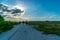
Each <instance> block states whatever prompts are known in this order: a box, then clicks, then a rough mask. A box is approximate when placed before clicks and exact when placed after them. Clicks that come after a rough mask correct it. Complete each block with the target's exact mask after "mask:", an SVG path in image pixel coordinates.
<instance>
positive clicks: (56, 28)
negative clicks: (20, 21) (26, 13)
mask: <svg viewBox="0 0 60 40" xmlns="http://www.w3.org/2000/svg"><path fill="white" fill-rule="evenodd" d="M27 24H29V25H35V27H34V28H35V29H36V30H38V31H43V33H45V34H56V35H60V21H32V22H27Z"/></svg>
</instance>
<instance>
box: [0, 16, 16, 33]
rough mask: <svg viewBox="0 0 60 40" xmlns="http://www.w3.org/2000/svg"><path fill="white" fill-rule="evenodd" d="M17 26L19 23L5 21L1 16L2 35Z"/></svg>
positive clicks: (0, 31)
mask: <svg viewBox="0 0 60 40" xmlns="http://www.w3.org/2000/svg"><path fill="white" fill-rule="evenodd" d="M15 24H17V23H16V22H7V21H4V19H3V17H1V16H0V33H2V32H5V31H8V30H10V29H12V28H13V25H15Z"/></svg>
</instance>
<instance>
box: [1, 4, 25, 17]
mask: <svg viewBox="0 0 60 40" xmlns="http://www.w3.org/2000/svg"><path fill="white" fill-rule="evenodd" d="M23 12H24V10H23V11H22V10H21V9H19V8H12V6H11V7H9V6H8V5H6V4H0V15H1V16H3V17H5V16H17V15H19V14H22V13H23ZM19 16H21V15H19Z"/></svg>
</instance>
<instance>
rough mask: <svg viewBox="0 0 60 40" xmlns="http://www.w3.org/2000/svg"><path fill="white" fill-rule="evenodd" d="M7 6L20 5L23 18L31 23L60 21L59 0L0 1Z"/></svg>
mask: <svg viewBox="0 0 60 40" xmlns="http://www.w3.org/2000/svg"><path fill="white" fill-rule="evenodd" d="M0 3H4V4H7V5H9V6H11V7H12V6H14V5H18V4H19V5H21V6H23V7H24V8H25V13H24V17H27V18H29V20H33V21H46V20H48V21H60V0H0Z"/></svg>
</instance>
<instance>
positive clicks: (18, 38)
mask: <svg viewBox="0 0 60 40" xmlns="http://www.w3.org/2000/svg"><path fill="white" fill-rule="evenodd" d="M16 27H18V28H17V29H16V31H15V32H14V33H13V35H11V36H10V37H9V38H8V39H7V40H60V36H57V35H52V34H49V35H45V34H42V32H39V31H37V30H35V29H34V28H33V27H32V26H29V25H27V24H23V23H21V24H19V25H17V26H16ZM14 30H15V29H14ZM12 32H13V31H12ZM10 34H11V33H10ZM10 34H9V35H10Z"/></svg>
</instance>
